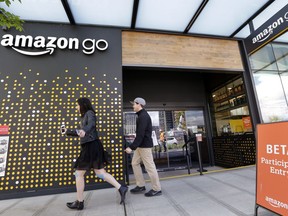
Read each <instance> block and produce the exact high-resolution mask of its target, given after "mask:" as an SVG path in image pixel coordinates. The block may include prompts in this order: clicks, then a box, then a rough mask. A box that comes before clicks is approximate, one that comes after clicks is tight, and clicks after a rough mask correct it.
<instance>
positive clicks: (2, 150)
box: [0, 136, 9, 177]
mask: <svg viewBox="0 0 288 216" xmlns="http://www.w3.org/2000/svg"><path fill="white" fill-rule="evenodd" d="M8 146H9V136H0V177H3V176H5V169H6V163H7V153H8Z"/></svg>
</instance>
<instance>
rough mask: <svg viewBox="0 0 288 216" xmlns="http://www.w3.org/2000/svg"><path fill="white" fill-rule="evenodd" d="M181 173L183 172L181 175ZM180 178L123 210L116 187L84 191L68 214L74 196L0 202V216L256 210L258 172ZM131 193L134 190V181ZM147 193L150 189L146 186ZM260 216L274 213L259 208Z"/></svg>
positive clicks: (211, 214)
mask: <svg viewBox="0 0 288 216" xmlns="http://www.w3.org/2000/svg"><path fill="white" fill-rule="evenodd" d="M181 172H183V173H182V174H181ZM181 172H179V174H181V175H179V176H178V177H174V178H169V177H164V176H165V175H167V173H166V174H164V173H160V176H161V177H162V178H161V184H162V189H163V190H162V192H163V195H162V196H158V197H149V198H148V197H145V196H144V195H143V194H137V195H135V194H130V193H128V194H127V201H126V205H125V207H124V206H123V205H119V200H120V196H119V194H118V192H117V191H116V190H115V189H114V188H109V189H101V190H94V191H87V192H85V209H84V210H82V211H74V210H70V209H68V208H67V207H66V206H65V204H66V202H67V201H73V200H75V193H65V194H57V195H48V196H38V197H30V198H21V199H9V200H1V201H0V216H18V215H19V216H58V215H59V216H60V215H61V216H63V215H67V216H70V215H71V216H72V215H73V216H82V215H83V216H95V215H99V216H114V215H115V216H122V215H123V216H124V215H129V216H146V215H147V216H158V215H159V216H189V215H193V216H234V215H239V216H246V215H247V216H252V215H254V206H255V179H256V167H255V166H250V167H245V168H239V169H230V170H223V169H222V170H218V171H216V170H213V168H211V169H208V173H204V175H202V176H200V175H199V173H197V172H196V171H195V170H194V171H193V170H192V174H191V175H190V176H187V175H186V174H185V173H187V171H181ZM131 183H132V184H131V185H130V189H131V188H133V187H134V186H135V185H133V177H132V181H131ZM147 189H150V184H149V182H147ZM258 215H259V216H272V215H276V214H273V213H271V212H269V211H267V210H265V209H263V208H260V209H259V210H258Z"/></svg>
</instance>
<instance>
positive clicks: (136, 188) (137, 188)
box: [130, 186, 146, 193]
mask: <svg viewBox="0 0 288 216" xmlns="http://www.w3.org/2000/svg"><path fill="white" fill-rule="evenodd" d="M145 190H146V188H145V186H143V187H139V186H136V187H135V188H133V189H131V190H130V192H131V193H140V192H143V191H145Z"/></svg>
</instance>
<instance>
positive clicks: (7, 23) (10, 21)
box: [0, 0, 24, 31]
mask: <svg viewBox="0 0 288 216" xmlns="http://www.w3.org/2000/svg"><path fill="white" fill-rule="evenodd" d="M12 1H14V0H12ZM17 1H19V2H20V3H21V0H17ZM1 2H4V3H5V4H6V5H7V6H8V7H9V6H10V5H11V0H0V3H1ZM23 24H24V21H23V20H21V19H20V17H19V16H17V15H15V14H12V13H9V12H8V11H6V10H4V8H1V6H0V26H2V28H7V29H10V28H12V27H13V28H15V29H16V30H18V31H23Z"/></svg>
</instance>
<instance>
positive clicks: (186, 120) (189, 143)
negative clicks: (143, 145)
mask: <svg viewBox="0 0 288 216" xmlns="http://www.w3.org/2000/svg"><path fill="white" fill-rule="evenodd" d="M148 114H149V115H150V117H151V119H152V130H153V131H152V139H153V144H154V147H153V157H154V161H155V164H156V167H157V170H158V171H159V172H161V171H162V172H163V171H173V170H184V169H188V160H187V159H188V158H187V156H189V168H192V167H198V154H197V149H196V145H195V144H196V143H195V142H194V139H193V138H195V134H199V133H200V134H202V137H203V142H201V155H202V161H203V163H206V164H208V163H209V156H208V155H209V154H208V147H207V142H206V128H205V127H206V126H205V120H204V111H203V109H201V108H188V109H175V110H157V109H155V110H151V109H150V110H149V111H148ZM135 129H136V114H135V113H134V112H129V111H127V112H124V137H125V140H126V145H127V146H129V144H130V143H132V142H133V140H134V138H135ZM187 150H189V152H188V151H187ZM132 156H133V155H130V156H129V157H128V165H129V166H128V168H129V173H131V172H132V169H131V158H132ZM191 161H192V164H191Z"/></svg>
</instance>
